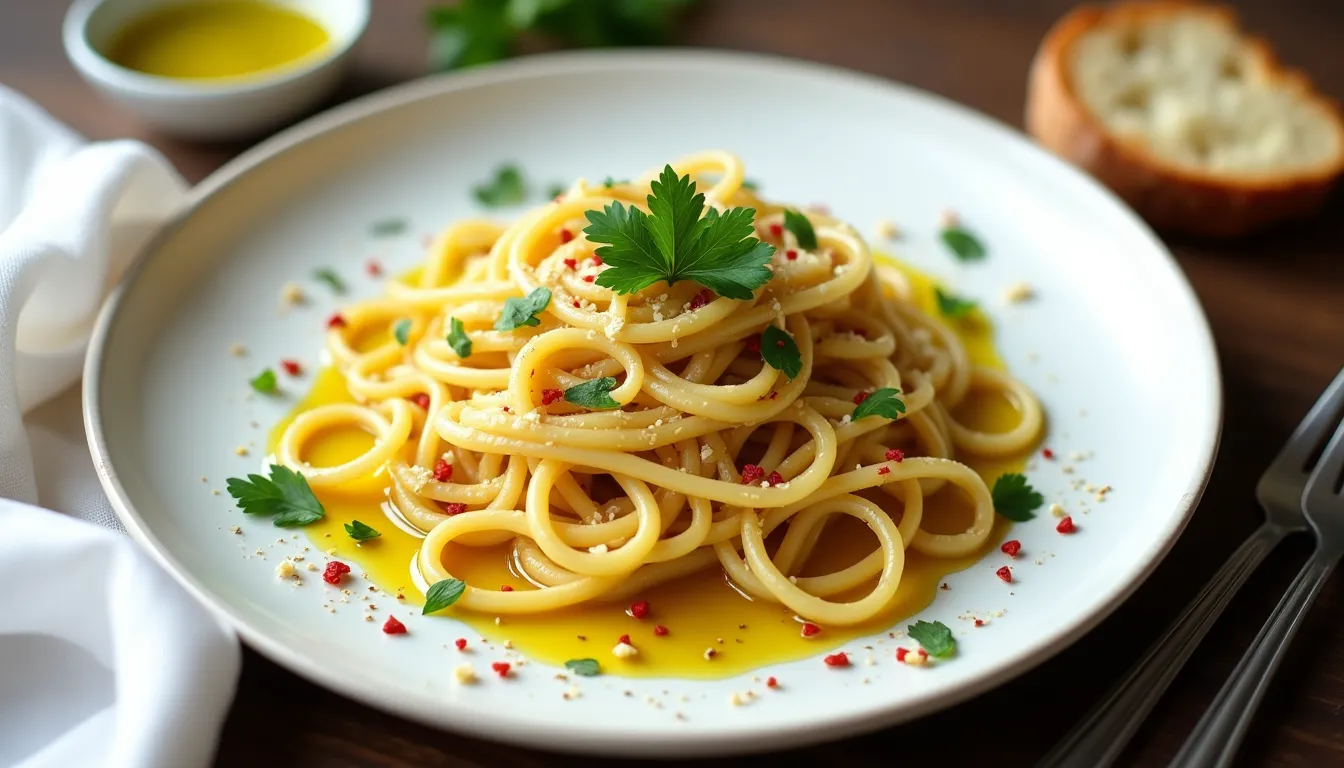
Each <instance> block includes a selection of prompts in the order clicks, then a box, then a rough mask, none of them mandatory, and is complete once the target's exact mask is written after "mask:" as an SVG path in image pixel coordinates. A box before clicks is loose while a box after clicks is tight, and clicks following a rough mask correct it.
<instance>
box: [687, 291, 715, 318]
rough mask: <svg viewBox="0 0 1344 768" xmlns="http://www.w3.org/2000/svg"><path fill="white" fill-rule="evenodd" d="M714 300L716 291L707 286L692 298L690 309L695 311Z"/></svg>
mask: <svg viewBox="0 0 1344 768" xmlns="http://www.w3.org/2000/svg"><path fill="white" fill-rule="evenodd" d="M713 300H714V292H713V291H711V290H709V289H708V288H705V289H704V290H702V291H700V292H699V293H697V294H695V296H694V297H692V298H691V307H690V311H692V312H694V311H695V310H697V309H699V308H701V307H703V306H705V305H706V304H708V303H709V302H711V301H713Z"/></svg>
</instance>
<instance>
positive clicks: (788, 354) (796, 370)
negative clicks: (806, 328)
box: [761, 325, 803, 379]
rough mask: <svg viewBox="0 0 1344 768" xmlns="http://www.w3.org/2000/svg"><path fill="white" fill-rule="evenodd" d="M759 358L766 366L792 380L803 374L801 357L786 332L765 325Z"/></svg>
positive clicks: (791, 338)
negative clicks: (762, 359)
mask: <svg viewBox="0 0 1344 768" xmlns="http://www.w3.org/2000/svg"><path fill="white" fill-rule="evenodd" d="M761 357H762V358H764V359H765V362H766V365H769V366H770V367H771V368H774V369H775V370H777V371H780V372H782V373H783V374H784V375H785V376H788V377H789V378H790V379H793V378H795V377H797V376H798V374H800V373H802V372H803V356H802V354H801V353H799V352H798V345H797V344H796V343H794V341H793V337H792V336H790V335H789V334H788V333H787V332H785V331H781V330H780V329H779V328H777V327H775V326H773V325H767V326H766V327H765V332H764V333H762V334H761Z"/></svg>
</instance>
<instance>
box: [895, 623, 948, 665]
mask: <svg viewBox="0 0 1344 768" xmlns="http://www.w3.org/2000/svg"><path fill="white" fill-rule="evenodd" d="M905 633H906V634H907V635H909V636H910V638H911V639H912V640H914V641H915V642H917V643H919V644H920V646H921V647H923V648H924V650H926V651H928V653H929V655H930V656H933V657H935V658H939V659H945V658H947V657H948V656H951V655H952V654H954V653H956V652H957V639H956V638H955V637H952V630H950V629H948V628H947V625H946V624H944V623H943V622H941V621H932V622H930V621H916V622H915V623H914V624H911V625H910V626H908V627H906V628H905Z"/></svg>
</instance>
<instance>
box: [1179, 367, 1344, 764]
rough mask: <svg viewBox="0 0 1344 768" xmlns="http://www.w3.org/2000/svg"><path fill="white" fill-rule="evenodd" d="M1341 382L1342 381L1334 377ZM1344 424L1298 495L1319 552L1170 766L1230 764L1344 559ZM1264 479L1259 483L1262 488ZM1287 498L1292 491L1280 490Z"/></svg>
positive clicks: (1299, 573)
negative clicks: (1305, 622) (1313, 607)
mask: <svg viewBox="0 0 1344 768" xmlns="http://www.w3.org/2000/svg"><path fill="white" fill-rule="evenodd" d="M1336 382H1338V379H1336ZM1342 477H1344V425H1340V426H1339V427H1338V428H1337V429H1336V430H1335V434H1334V436H1333V437H1331V438H1330V444H1329V445H1327V446H1326V447H1325V452H1324V453H1322V454H1321V458H1320V461H1318V462H1317V463H1316V468H1315V469H1313V470H1312V471H1311V477H1310V479H1309V480H1307V488H1306V490H1305V491H1303V492H1302V493H1301V495H1300V497H1299V498H1300V499H1301V504H1302V513H1303V514H1304V515H1305V516H1306V518H1307V524H1308V525H1310V526H1311V530H1312V532H1313V533H1315V534H1316V549H1315V551H1313V552H1312V553H1311V557H1310V558H1308V560H1307V562H1306V565H1303V566H1302V570H1301V571H1299V572H1298V574H1297V578H1296V579H1294V580H1293V583H1292V586H1290V587H1288V591H1287V592H1286V593H1285V594H1284V596H1283V599H1282V600H1280V601H1279V604H1278V606H1276V607H1275V608H1274V613H1272V614H1270V616H1269V618H1268V619H1267V620H1266V621H1265V625H1264V626H1263V627H1261V628H1260V634H1258V635H1256V636H1255V640H1254V641H1253V642H1252V643H1251V646H1250V647H1249V648H1247V649H1246V652H1245V653H1244V654H1243V655H1242V657H1241V661H1240V662H1239V663H1238V664H1237V668H1236V669H1234V670H1232V675H1231V677H1229V678H1228V680H1227V682H1226V683H1223V687H1222V690H1220V691H1218V696H1217V697H1215V698H1214V700H1213V704H1211V705H1210V706H1209V709H1208V711H1207V712H1205V713H1204V716H1203V717H1201V718H1200V719H1199V722H1198V723H1197V724H1196V725H1195V730H1194V731H1193V732H1192V733H1191V734H1190V736H1189V737H1188V738H1187V739H1186V740H1185V745H1184V746H1182V747H1181V751H1180V752H1178V753H1177V754H1176V759H1174V760H1173V761H1172V762H1171V764H1172V766H1181V767H1182V768H1195V767H1198V768H1205V767H1206V766H1207V767H1209V768H1212V767H1213V766H1219V767H1220V768H1221V766H1227V765H1231V763H1232V759H1233V758H1234V757H1236V754H1237V749H1238V747H1240V746H1241V741H1242V739H1243V738H1244V737H1245V736H1246V729H1247V728H1248V727H1249V726H1250V724H1251V719H1252V718H1253V717H1255V711H1256V710H1257V709H1258V708H1259V707H1260V702H1261V701H1263V700H1264V698H1265V691H1267V690H1268V689H1269V683H1270V680H1271V679H1273V677H1274V673H1275V671H1277V670H1278V668H1279V663H1280V662H1282V661H1283V657H1284V655H1285V654H1286V653H1287V652H1288V646H1289V645H1291V644H1292V642H1293V637H1294V636H1295V635H1296V634H1297V630H1298V629H1299V628H1300V627H1301V626H1302V620H1303V619H1304V618H1306V615H1307V611H1308V610H1310V609H1311V604H1312V603H1314V602H1315V601H1316V596H1317V595H1318V594H1320V591H1321V587H1323V586H1325V582H1326V580H1327V579H1329V578H1330V573H1331V572H1332V571H1334V569H1335V566H1336V565H1337V564H1338V563H1339V560H1340V558H1341V557H1344V495H1341V493H1340V490H1341V478H1342ZM1263 484H1264V481H1263V480H1261V485H1263ZM1281 492H1282V493H1284V495H1285V496H1287V495H1289V494H1290V493H1291V489H1287V488H1285V489H1281Z"/></svg>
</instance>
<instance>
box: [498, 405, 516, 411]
mask: <svg viewBox="0 0 1344 768" xmlns="http://www.w3.org/2000/svg"><path fill="white" fill-rule="evenodd" d="M499 410H501V411H503V412H505V413H513V411H511V410H509V406H507V405H501V406H499Z"/></svg>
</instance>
